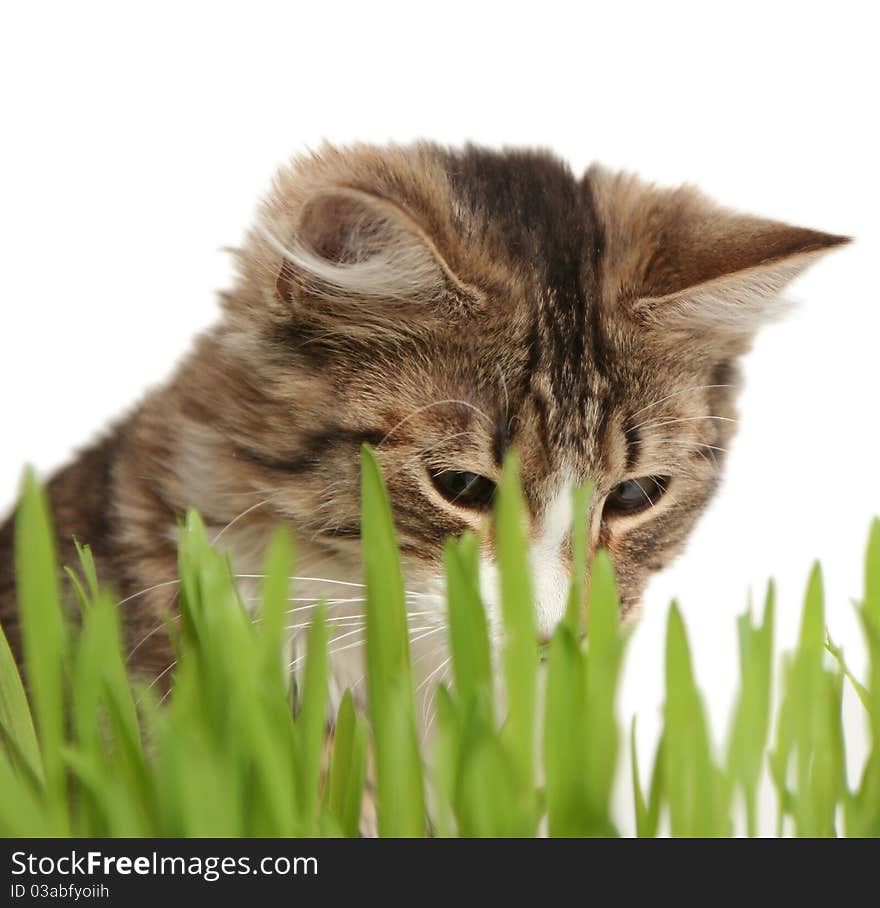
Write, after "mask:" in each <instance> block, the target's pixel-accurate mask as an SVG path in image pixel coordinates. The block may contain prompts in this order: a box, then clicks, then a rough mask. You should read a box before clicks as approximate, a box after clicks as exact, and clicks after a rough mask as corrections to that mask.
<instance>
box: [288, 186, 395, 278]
mask: <svg viewBox="0 0 880 908" xmlns="http://www.w3.org/2000/svg"><path fill="white" fill-rule="evenodd" d="M383 222H384V223H383ZM383 227H384V229H385V230H386V231H388V229H389V225H388V222H387V215H385V214H384V212H378V211H370V210H369V207H368V205H367V204H365V203H364V202H363V201H362V200H361V199H358V198H353V197H352V196H349V195H341V194H335V193H333V194H326V195H322V196H319V197H318V198H317V199H313V200H312V201H311V202H310V203H309V204H308V205H307V206H306V209H305V211H304V212H303V216H302V219H301V221H300V225H299V236H300V240H301V242H302V243H303V244H304V245H306V246H307V247H309V248H311V249H312V250H313V251H314V252H315V253H316V254H317V255H319V256H321V258H323V259H326V260H327V261H328V262H333V263H334V264H338V265H350V264H355V263H356V262H359V261H363V260H364V259H365V258H369V257H370V255H374V254H376V252H377V249H376V246H377V241H379V236H378V235H377V234H380V233H381V232H382V228H383ZM389 239H391V238H389Z"/></svg>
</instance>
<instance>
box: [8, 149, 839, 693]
mask: <svg viewBox="0 0 880 908" xmlns="http://www.w3.org/2000/svg"><path fill="white" fill-rule="evenodd" d="M843 241H844V240H843V238H841V237H837V236H831V235H828V234H823V233H819V232H815V231H812V230H804V229H800V228H794V227H789V226H787V225H784V224H780V223H777V222H773V221H765V220H761V219H758V218H752V217H747V216H743V215H738V214H734V213H731V212H729V211H726V210H724V209H721V208H719V207H718V206H716V205H714V204H712V203H710V202H709V201H707V200H706V199H705V198H704V197H703V196H701V195H699V194H698V193H697V192H696V191H695V190H691V189H689V188H684V189H678V190H660V189H656V188H654V187H652V186H648V185H646V184H644V183H642V182H641V181H639V180H637V179H636V178H634V177H629V176H625V175H616V174H610V173H607V172H606V171H603V170H600V169H595V168H594V169H593V170H591V171H589V172H588V173H587V175H585V176H584V177H583V178H580V179H579V178H576V177H575V176H574V175H572V174H571V172H570V171H569V170H568V168H567V167H566V166H565V165H564V164H562V163H561V162H559V161H558V160H557V159H555V158H554V157H552V156H551V155H549V154H545V153H539V152H527V151H515V152H513V151H512V152H504V153H495V152H490V151H486V150H482V149H478V148H468V149H465V150H463V151H450V150H446V149H442V148H438V147H436V146H433V145H427V144H424V145H417V146H414V147H411V148H387V149H380V148H373V147H361V146H358V147H354V148H350V149H346V150H337V149H331V148H327V149H324V150H323V151H322V152H321V153H320V154H317V155H312V156H307V157H303V158H298V159H296V160H295V161H294V162H293V163H292V164H291V165H290V166H289V167H287V168H285V169H284V170H282V172H281V173H280V174H279V175H278V177H277V179H276V181H275V185H274V188H273V191H272V192H271V194H270V196H269V198H268V200H267V201H266V203H265V204H264V206H263V208H262V210H261V213H260V219H259V229H254V230H253V231H252V232H251V233H250V234H249V235H248V237H247V239H246V242H245V243H244V246H243V248H242V249H241V250H240V251H239V252H238V253H237V261H238V266H239V274H238V279H237V281H236V283H235V286H234V287H233V289H232V290H231V291H230V292H229V293H227V294H225V295H224V297H223V317H222V319H221V320H220V322H219V323H218V324H217V325H216V326H215V327H214V328H212V329H211V330H210V331H208V332H207V333H206V334H205V335H204V336H203V337H201V338H200V339H199V340H198V342H197V343H196V345H195V347H194V349H193V351H192V352H191V353H190V354H189V355H188V356H187V357H186V359H185V360H184V361H183V363H182V364H181V365H180V367H179V368H178V370H177V371H176V373H175V374H174V376H173V377H172V378H171V379H170V380H169V381H168V383H167V384H166V385H165V386H164V388H162V389H161V390H159V391H157V392H155V393H154V394H152V395H150V396H149V397H147V398H146V399H145V400H144V401H143V402H142V403H141V404H140V405H139V406H138V407H136V408H135V409H134V411H133V412H132V413H131V415H130V416H129V417H128V418H127V419H125V420H124V421H122V422H121V423H119V425H118V426H117V427H116V428H115V429H114V430H113V432H112V433H110V434H109V435H108V436H107V437H106V439H105V440H104V441H102V442H99V443H98V444H97V445H95V446H94V447H92V448H90V449H89V450H87V451H85V452H83V453H82V454H81V455H80V456H79V457H78V459H76V460H75V461H74V463H72V464H71V465H70V466H68V467H66V468H65V469H64V470H62V471H61V472H60V473H58V474H57V475H56V476H55V477H54V479H52V481H51V482H50V485H49V492H50V496H51V501H52V507H53V514H54V518H55V522H56V527H57V531H58V538H59V542H60V546H61V553H62V558H63V560H64V561H66V562H68V563H74V562H75V557H74V552H73V549H72V544H71V538H72V536H74V535H75V536H77V537H78V538H79V539H80V540H81V541H82V542H86V543H89V544H90V545H91V546H92V547H93V549H94V551H95V554H96V559H97V562H98V570H99V574H100V576H101V577H102V579H103V580H104V581H106V582H109V583H111V584H113V586H114V587H115V589H116V590H117V592H118V594H119V597H120V599H125V600H127V601H125V603H124V604H123V605H122V608H123V609H124V610H125V619H126V620H125V626H126V632H127V635H128V642H129V646H130V648H131V650H133V652H132V653H131V655H132V658H131V664H132V666H133V667H135V668H136V669H137V670H138V671H141V672H143V673H146V674H148V675H153V676H157V675H159V674H160V673H162V672H164V671H165V670H167V668H168V666H169V665H170V661H171V659H172V658H173V657H172V656H171V654H170V651H169V645H168V641H167V639H166V638H165V635H164V632H161V633H155V631H156V629H157V627H158V626H159V624H160V617H159V616H160V613H161V612H162V611H163V610H166V609H171V610H173V607H174V600H175V591H174V586H173V585H169V586H159V587H157V584H162V583H165V582H166V581H169V580H171V579H173V578H174V577H175V575H176V553H175V542H176V524H177V520H178V519H179V518H180V517H181V515H182V514H183V513H184V512H185V509H186V508H187V507H189V506H195V507H197V508H198V509H199V510H200V511H201V512H202V514H203V516H204V517H205V520H206V522H207V524H208V525H209V527H210V528H211V532H213V533H215V534H219V538H218V544H220V545H229V546H230V548H231V549H232V550H233V553H234V555H235V558H236V565H237V568H238V570H239V571H241V572H244V573H253V572H258V571H259V570H260V568H261V564H262V562H261V556H262V552H263V548H264V546H265V542H266V539H267V536H268V533H269V531H270V529H271V527H272V526H273V525H275V524H276V523H277V522H279V521H280V522H285V523H287V524H289V525H290V526H292V527H293V528H294V530H295V532H296V534H297V536H298V539H299V544H300V547H299V551H300V560H301V563H302V564H303V565H304V566H305V568H306V569H307V568H308V566H309V565H310V564H318V563H319V562H320V560H321V559H328V558H329V559H330V561H331V562H332V563H333V564H334V570H335V571H336V576H349V577H351V578H352V579H353V580H357V579H358V578H359V576H360V575H359V555H358V527H359V457H358V452H359V447H360V445H361V443H362V442H364V441H368V442H370V443H371V444H373V446H374V447H375V448H376V450H377V452H378V455H379V458H380V461H381V463H382V466H383V470H384V471H385V474H386V476H387V478H388V485H389V489H390V492H391V496H392V500H393V507H394V513H395V519H396V522H397V527H398V532H399V538H400V542H401V548H402V551H403V553H404V558H405V572H406V573H407V578H408V580H409V579H410V578H416V580H418V579H419V578H421V579H422V580H430V578H432V577H436V575H437V574H438V572H439V566H440V561H441V552H442V541H443V538H444V537H445V536H446V535H448V534H458V533H461V532H462V531H463V530H465V529H475V530H479V529H480V528H481V526H482V524H483V522H484V515H483V514H482V513H480V512H478V511H468V510H467V509H463V508H460V507H457V506H455V505H452V504H449V503H448V502H447V501H445V500H444V499H443V498H442V497H441V496H440V495H439V494H438V493H437V491H436V489H435V488H434V487H433V486H432V484H431V481H430V479H429V477H428V474H427V472H426V467H429V468H433V469H436V470H443V469H447V470H451V469H454V470H467V471H471V472H474V473H477V474H480V475H483V476H486V477H489V478H490V479H495V478H497V476H498V471H499V466H500V462H501V459H502V457H503V455H504V453H505V451H506V450H507V449H508V448H509V447H514V448H516V449H517V450H518V451H519V454H520V458H521V462H522V473H523V483H524V490H525V494H526V500H527V503H528V506H529V513H530V519H531V526H530V529H531V534H532V536H533V537H534V538H536V539H537V538H538V537H539V536H540V533H541V531H542V528H543V521H544V516H545V515H544V508H545V506H546V503H547V501H548V499H549V498H550V497H551V496H552V494H553V493H554V491H555V490H557V488H558V487H559V483H560V481H561V480H562V478H564V477H567V478H573V479H574V480H577V481H583V480H587V479H593V480H595V481H596V484H597V493H596V499H595V504H594V508H593V512H592V516H591V545H592V546H593V548H595V547H597V546H598V545H604V546H607V548H608V549H609V551H610V552H611V554H612V556H613V558H614V561H615V565H616V568H617V572H618V577H619V581H620V586H621V594H622V596H623V597H624V610H625V611H627V610H629V609H630V608H631V607H632V605H633V604H634V603H635V602H636V601H637V599H638V597H639V596H640V595H641V593H642V590H643V588H644V585H645V583H646V581H647V580H648V578H649V576H650V575H651V574H652V573H653V572H654V571H656V570H658V569H660V568H661V567H663V566H664V565H665V564H667V563H668V561H669V560H670V558H672V557H673V555H674V554H675V553H676V552H678V551H679V550H680V548H681V546H682V544H683V542H684V540H685V538H686V537H687V535H688V533H689V532H690V530H691V528H692V526H693V524H694V522H695V520H696V518H697V516H698V515H699V513H700V512H701V511H702V509H703V508H704V507H705V505H706V503H707V502H708V500H709V499H710V497H711V495H712V493H713V491H714V490H715V488H716V486H717V483H718V478H719V466H720V464H721V462H722V461H723V457H724V449H725V448H726V447H727V445H728V443H729V441H730V438H731V436H732V432H733V426H734V422H733V420H734V419H735V415H736V411H735V403H734V402H735V396H736V388H737V386H738V384H739V369H738V365H737V359H738V357H739V356H740V355H741V354H742V353H743V352H744V351H745V350H746V349H748V346H749V344H750V342H751V338H752V336H753V334H754V332H755V331H756V330H757V328H758V327H759V325H760V324H761V322H762V321H764V320H765V319H766V318H767V317H769V316H772V315H774V314H775V313H776V309H777V308H778V306H777V302H776V301H777V299H778V294H779V292H780V291H781V290H782V289H783V286H784V284H785V283H786V282H787V281H788V280H790V279H791V278H792V277H793V276H794V275H795V274H796V273H797V272H798V270H799V269H800V268H802V267H804V266H805V265H806V264H808V262H809V261H810V260H811V259H812V258H814V257H815V256H816V255H817V254H818V252H820V251H823V250H825V249H828V248H830V247H832V246H834V245H837V244H839V243H841V242H843ZM285 249H287V250H289V252H288V253H285ZM315 262H317V264H315ZM404 265H405V266H406V267H404ZM359 275H360V276H362V281H363V282H362V283H361V284H358V283H357V279H358V276H359ZM438 401H456V402H455V403H443V404H438V403H437V402H438ZM653 475H657V476H664V477H666V476H668V477H671V483H670V487H669V491H668V492H667V493H666V494H665V495H663V497H662V498H660V499H659V500H658V501H657V503H656V505H655V506H654V507H651V508H649V509H647V510H646V511H644V512H642V513H640V514H638V515H634V516H629V517H622V518H615V519H610V518H609V519H606V517H605V515H604V514H603V510H602V504H603V501H604V500H605V498H606V497H607V496H608V495H609V493H610V492H611V491H612V490H613V489H614V488H615V486H617V485H618V484H619V483H620V482H622V481H624V480H626V479H630V478H636V477H646V476H653ZM12 536H13V533H12V524H11V519H10V520H9V521H7V523H6V524H5V525H4V526H3V528H2V529H0V620H2V624H3V627H4V630H5V631H6V633H7V635H9V636H10V638H11V640H12V642H13V646H14V647H15V649H16V652H17V654H20V641H19V639H18V625H17V618H16V612H15V602H14V599H15V596H14V579H13V575H12ZM486 546H487V547H489V548H491V535H490V536H488V537H487V542H486ZM489 554H490V555H491V552H489ZM128 597H133V598H128ZM165 680H167V678H166V679H165Z"/></svg>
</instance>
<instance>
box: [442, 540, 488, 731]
mask: <svg viewBox="0 0 880 908" xmlns="http://www.w3.org/2000/svg"><path fill="white" fill-rule="evenodd" d="M477 558H478V550H477V540H476V539H475V538H474V536H472V535H470V534H465V535H464V536H462V538H461V539H460V540H459V541H458V542H455V541H454V540H452V539H448V540H447V541H446V546H445V550H444V564H445V567H446V590H447V595H446V599H447V605H448V609H449V620H448V626H449V642H450V649H451V651H452V667H453V673H454V677H455V687H456V692H457V696H458V699H459V702H460V703H461V705H462V708H463V709H464V710H467V709H470V708H471V704H472V703H475V704H477V708H479V709H482V710H484V711H485V714H486V719H487V721H488V723H489V724H492V723H493V722H494V719H493V707H492V699H493V697H492V695H493V691H492V663H491V657H490V654H489V632H488V629H487V627H486V615H485V613H484V611H483V603H482V601H481V599H480V593H479V585H478V584H479V579H478V564H477Z"/></svg>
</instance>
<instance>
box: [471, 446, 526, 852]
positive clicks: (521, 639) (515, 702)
mask: <svg viewBox="0 0 880 908" xmlns="http://www.w3.org/2000/svg"><path fill="white" fill-rule="evenodd" d="M495 551H496V557H497V561H498V570H499V573H500V577H501V613H502V618H503V625H504V651H503V657H502V658H503V666H504V681H505V692H506V695H507V721H506V724H505V728H504V739H505V741H506V744H507V746H508V747H509V753H510V758H511V765H512V768H513V772H514V777H515V779H516V780H517V790H518V793H519V796H518V800H517V804H516V805H515V817H516V820H515V824H516V828H517V831H518V834H519V835H533V834H534V828H535V824H536V822H537V816H536V802H535V791H534V785H535V744H536V741H535V699H536V690H537V665H538V642H537V628H536V625H535V613H534V609H533V606H532V594H531V577H530V571H529V559H528V548H527V546H526V536H525V507H524V504H523V500H522V492H521V490H520V482H519V465H518V462H517V459H516V457H515V455H510V456H508V458H507V460H506V462H505V465H504V469H503V471H502V475H501V481H500V483H499V485H498V494H497V495H496V503H495ZM480 759H481V760H483V761H487V765H488V763H490V762H495V761H496V760H497V759H498V758H497V756H496V754H495V752H494V749H493V748H492V746H491V745H489V744H488V743H487V744H486V745H485V747H484V752H483V754H482V756H481V757H480Z"/></svg>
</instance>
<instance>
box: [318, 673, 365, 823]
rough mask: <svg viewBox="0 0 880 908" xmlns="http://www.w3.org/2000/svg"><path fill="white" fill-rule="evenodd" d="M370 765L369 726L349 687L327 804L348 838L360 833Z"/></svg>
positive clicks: (342, 708) (338, 720)
mask: <svg viewBox="0 0 880 908" xmlns="http://www.w3.org/2000/svg"><path fill="white" fill-rule="evenodd" d="M366 765H367V730H366V727H365V726H364V724H363V721H362V720H361V719H360V717H358V716H356V715H355V710H354V701H353V700H352V698H351V692H350V691H346V692H345V694H344V696H343V697H342V702H341V703H340V705H339V712H338V713H337V717H336V728H335V731H334V736H333V753H332V759H331V763H330V772H329V775H328V778H327V788H326V791H325V804H326V808H327V810H328V811H329V813H330V814H331V815H332V816H333V817H334V818H335V820H336V822H337V823H338V824H339V829H340V832H341V834H342V835H344V836H347V837H348V838H355V837H356V836H357V834H358V825H359V823H360V819H361V802H362V801H363V791H364V780H365V776H366Z"/></svg>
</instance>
